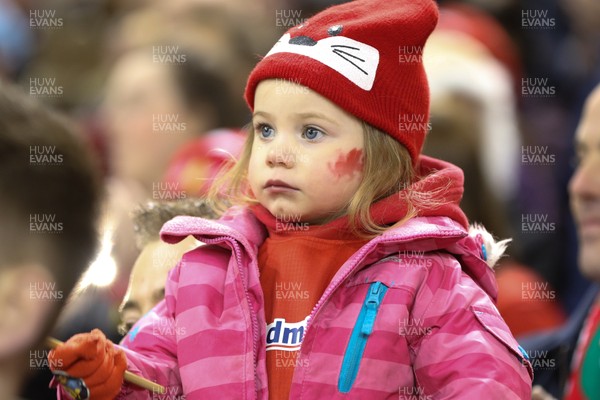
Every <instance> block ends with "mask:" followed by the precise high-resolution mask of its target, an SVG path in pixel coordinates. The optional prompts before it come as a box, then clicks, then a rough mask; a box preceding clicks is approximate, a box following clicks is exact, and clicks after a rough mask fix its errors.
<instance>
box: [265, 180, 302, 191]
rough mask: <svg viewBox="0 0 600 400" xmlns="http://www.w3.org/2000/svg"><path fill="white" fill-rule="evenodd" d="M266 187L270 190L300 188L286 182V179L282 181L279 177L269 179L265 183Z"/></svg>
mask: <svg viewBox="0 0 600 400" xmlns="http://www.w3.org/2000/svg"><path fill="white" fill-rule="evenodd" d="M265 189H267V190H270V191H292V190H298V188H295V187H293V186H292V185H290V184H288V183H286V182H284V181H280V180H278V179H270V180H268V181H267V183H266V184H265Z"/></svg>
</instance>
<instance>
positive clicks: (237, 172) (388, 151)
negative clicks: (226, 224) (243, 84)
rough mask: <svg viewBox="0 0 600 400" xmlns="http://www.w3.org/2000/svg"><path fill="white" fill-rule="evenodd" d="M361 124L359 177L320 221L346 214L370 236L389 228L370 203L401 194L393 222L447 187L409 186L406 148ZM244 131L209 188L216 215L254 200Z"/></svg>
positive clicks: (431, 204)
mask: <svg viewBox="0 0 600 400" xmlns="http://www.w3.org/2000/svg"><path fill="white" fill-rule="evenodd" d="M362 124H363V135H364V150H363V154H364V156H363V177H362V180H361V182H360V185H359V187H358V189H357V190H356V192H355V193H354V195H353V196H352V197H351V198H350V200H349V201H348V203H347V205H346V207H344V208H343V209H342V210H339V211H337V212H335V213H333V214H332V215H331V216H330V217H329V218H328V219H327V220H326V221H325V222H324V223H327V222H329V221H332V220H334V219H336V218H339V217H341V216H343V215H347V216H348V219H349V222H350V226H351V228H352V229H353V230H354V232H355V233H356V234H358V235H359V236H362V237H373V236H376V235H379V234H381V233H382V232H383V231H385V230H386V229H388V228H389V226H386V225H379V224H378V223H377V222H376V221H374V220H373V218H372V217H371V213H370V212H369V210H370V207H371V205H372V204H373V203H375V202H377V201H379V200H381V199H383V198H385V197H388V196H391V195H393V194H395V193H399V192H402V193H403V197H402V199H399V201H405V202H406V205H407V212H406V214H405V216H404V217H403V218H402V220H400V221H398V222H397V223H396V224H395V225H400V224H402V223H404V222H406V221H408V220H409V219H411V218H413V217H415V216H417V215H418V213H419V210H422V209H425V208H437V207H439V206H441V205H442V204H443V201H438V200H434V199H435V198H439V197H437V196H438V195H440V194H442V192H443V191H445V190H446V189H447V186H446V187H442V188H440V189H437V190H436V191H435V192H434V193H432V192H428V193H425V192H419V191H418V190H416V189H415V188H413V187H411V185H412V183H413V182H415V181H416V180H417V179H418V176H417V174H416V171H415V169H414V167H413V165H412V161H411V158H410V154H409V153H408V150H407V149H406V147H404V145H402V144H401V143H400V142H398V141H397V140H396V139H394V138H393V137H392V136H390V135H388V134H386V133H385V132H382V131H380V130H378V129H377V128H374V127H372V126H371V125H368V124H367V123H365V122H363V123H362ZM248 131H249V134H248V138H247V139H246V143H245V144H244V149H243V151H242V154H241V155H240V158H239V160H238V161H237V162H235V161H233V162H232V163H230V164H229V165H226V166H225V167H224V168H223V170H222V172H221V174H220V176H219V177H218V178H217V179H216V180H215V182H214V184H213V185H212V187H211V189H210V191H209V194H208V199H209V203H210V204H211V206H212V207H213V209H214V210H215V212H216V213H218V214H222V213H223V212H225V210H227V208H229V207H231V206H234V205H250V204H257V203H258V202H257V200H256V199H255V198H254V197H253V196H252V194H251V192H250V188H249V185H248V181H247V171H248V164H249V161H250V155H251V153H252V144H253V142H254V132H253V131H252V130H251V129H250V128H248ZM232 164H233V165H232ZM449 184H450V182H448V185H449Z"/></svg>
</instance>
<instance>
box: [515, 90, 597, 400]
mask: <svg viewBox="0 0 600 400" xmlns="http://www.w3.org/2000/svg"><path fill="white" fill-rule="evenodd" d="M598 126H600V85H599V86H597V87H596V88H595V89H594V91H593V92H592V93H591V94H590V95H589V97H588V100H587V102H586V104H585V108H584V112H583V115H582V118H581V121H580V124H579V126H578V128H577V132H576V135H575V153H576V158H577V161H578V165H577V168H576V170H575V173H574V175H573V176H572V177H571V180H570V183H569V195H570V199H571V209H572V212H573V216H574V218H575V221H576V224H577V233H578V238H579V253H578V264H579V269H580V271H581V272H582V274H583V275H584V276H586V277H587V278H588V279H589V280H590V281H591V282H593V285H592V287H591V288H590V289H589V290H588V292H587V293H586V294H585V296H584V297H583V301H581V302H580V303H579V305H578V308H577V309H576V310H575V311H574V312H573V314H572V316H571V318H570V319H569V322H568V323H567V324H566V325H565V326H564V327H563V328H561V329H559V330H556V331H553V332H549V333H546V334H541V335H538V336H533V337H530V338H527V339H525V340H522V341H521V343H522V345H523V346H524V347H525V349H526V350H527V351H528V352H530V353H537V354H541V355H543V358H544V359H545V360H550V361H553V364H554V366H553V368H547V367H545V365H544V364H543V363H541V362H540V363H538V362H533V363H532V364H533V366H534V368H536V374H535V379H534V384H536V385H539V386H537V387H535V388H534V392H533V393H534V394H533V399H534V400H548V399H552V398H554V397H558V398H562V399H564V400H592V399H597V398H599V397H600V381H599V380H598V377H599V376H600V296H599V295H598V293H599V290H598V283H600V174H599V173H598V171H600V130H599V129H598ZM540 361H544V360H540ZM565 384H566V385H565Z"/></svg>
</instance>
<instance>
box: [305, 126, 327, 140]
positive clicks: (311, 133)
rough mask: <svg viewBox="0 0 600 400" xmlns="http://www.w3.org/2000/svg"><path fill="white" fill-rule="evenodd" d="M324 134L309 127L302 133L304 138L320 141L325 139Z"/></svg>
mask: <svg viewBox="0 0 600 400" xmlns="http://www.w3.org/2000/svg"><path fill="white" fill-rule="evenodd" d="M323 135H324V133H323V132H321V131H320V130H318V129H316V128H313V127H310V126H309V127H307V128H306V129H305V130H304V132H303V133H302V136H303V137H305V138H306V139H308V140H318V139H320V138H321V137H323Z"/></svg>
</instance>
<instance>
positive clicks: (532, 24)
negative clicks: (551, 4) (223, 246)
mask: <svg viewBox="0 0 600 400" xmlns="http://www.w3.org/2000/svg"><path fill="white" fill-rule="evenodd" d="M521 26H522V27H523V28H525V29H551V28H554V27H555V26H556V20H555V18H554V17H549V16H548V10H521Z"/></svg>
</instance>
